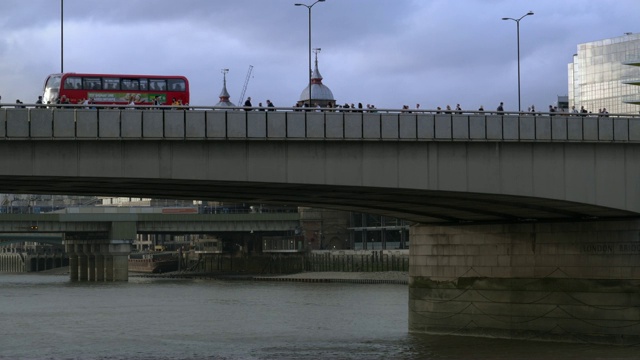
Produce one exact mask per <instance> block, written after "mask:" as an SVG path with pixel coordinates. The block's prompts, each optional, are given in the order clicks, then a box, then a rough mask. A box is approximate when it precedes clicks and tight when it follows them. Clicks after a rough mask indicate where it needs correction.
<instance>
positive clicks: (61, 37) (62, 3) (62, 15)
mask: <svg viewBox="0 0 640 360" xmlns="http://www.w3.org/2000/svg"><path fill="white" fill-rule="evenodd" d="M60 72H61V73H63V72H64V0H60Z"/></svg>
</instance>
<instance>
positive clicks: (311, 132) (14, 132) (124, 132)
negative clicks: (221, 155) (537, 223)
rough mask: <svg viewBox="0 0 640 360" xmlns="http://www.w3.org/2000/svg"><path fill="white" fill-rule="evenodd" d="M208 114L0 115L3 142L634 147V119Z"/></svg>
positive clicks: (37, 111)
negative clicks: (594, 144)
mask: <svg viewBox="0 0 640 360" xmlns="http://www.w3.org/2000/svg"><path fill="white" fill-rule="evenodd" d="M549 115H550V114H536V115H528V114H526V115H525V114H517V113H507V114H504V115H496V114H493V113H465V114H434V113H431V112H415V111H413V112H410V113H408V112H390V111H387V112H376V113H372V112H342V111H322V112H316V111H313V112H305V111H240V110H232V111H224V110H214V109H198V110H184V109H145V110H139V109H106V108H105V109H81V108H75V109H58V108H56V109H48V108H24V109H21V108H17V109H10V108H4V109H0V139H4V140H96V139H101V140H141V139H143V140H307V141H309V140H310V141H480V142H482V141H484V142H513V141H516V142H607V143H610V142H640V118H636V117H632V116H630V115H629V116H628V117H625V116H566V115H564V116H558V115H556V116H549Z"/></svg>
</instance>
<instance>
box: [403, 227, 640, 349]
mask: <svg viewBox="0 0 640 360" xmlns="http://www.w3.org/2000/svg"><path fill="white" fill-rule="evenodd" d="M639 229H640V221H607V222H604V221H603V222H589V223H587V222H584V223H579V222H574V223H549V224H512V225H470V226H415V227H412V228H411V248H410V269H409V288H410V298H409V328H410V331H412V332H424V333H432V334H447V335H468V336H486V337H497V338H510V339H531V340H549V341H568V342H589V343H604V344H625V345H627V344H637V343H638V342H639V341H640V312H639V311H638V310H639V307H638V304H640V267H638V257H639V256H640V240H639V239H640V237H639V235H640V231H639Z"/></svg>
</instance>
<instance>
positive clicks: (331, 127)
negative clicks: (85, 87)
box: [0, 108, 640, 344]
mask: <svg viewBox="0 0 640 360" xmlns="http://www.w3.org/2000/svg"><path fill="white" fill-rule="evenodd" d="M548 115H549V114H546V115H545V114H542V115H540V116H537V115H536V116H534V115H530V114H526V115H525V114H522V115H519V114H508V113H505V114H489V113H471V114H435V113H430V112H416V111H413V112H410V113H409V112H399V111H398V112H391V111H379V112H375V113H371V112H339V111H324V112H315V111H314V112H302V111H266V112H265V111H222V110H219V109H189V110H184V109H171V110H154V109H148V110H115V109H42V108H39V109H3V110H1V111H0V140H2V141H0V151H2V153H3V157H2V158H0V186H1V187H2V188H3V189H4V190H3V191H4V192H7V193H33V194H38V193H42V194H80V195H83V194H84V195H104V196H132V197H151V198H153V197H155V198H176V199H202V200H208V199H211V200H225V201H226V200H231V201H251V202H256V201H258V202H261V203H270V202H272V203H278V204H296V205H307V206H314V207H325V208H333V209H340V210H349V211H358V212H369V213H375V214H381V215H387V216H392V217H398V218H404V219H408V220H411V221H413V222H414V225H413V226H412V228H411V232H410V241H411V248H410V274H409V275H410V285H409V286H410V294H411V295H410V304H409V308H410V311H409V314H410V315H409V328H410V330H411V331H414V332H429V333H441V334H460V335H481V336H497V337H507V338H529V339H542V340H561V339H566V340H574V341H575V339H577V338H578V339H581V340H583V341H595V342H605V343H625V344H628V343H637V342H638V340H640V316H639V315H638V313H639V312H638V304H640V296H639V295H640V290H639V289H640V287H639V286H638V285H640V270H639V268H638V266H637V259H638V255H640V243H639V239H640V222H639V221H638V218H639V214H640V187H639V186H638V185H637V184H638V183H640V167H639V166H638V164H640V146H639V145H640V121H639V119H637V118H633V117H631V116H614V115H610V116H608V117H598V116H564V115H559V114H556V116H548ZM117 240H118V239H110V241H117Z"/></svg>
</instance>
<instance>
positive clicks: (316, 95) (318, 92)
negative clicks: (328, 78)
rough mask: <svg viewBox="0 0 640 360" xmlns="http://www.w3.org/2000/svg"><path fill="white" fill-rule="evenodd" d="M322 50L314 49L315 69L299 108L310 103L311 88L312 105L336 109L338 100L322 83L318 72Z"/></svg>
mask: <svg viewBox="0 0 640 360" xmlns="http://www.w3.org/2000/svg"><path fill="white" fill-rule="evenodd" d="M319 52H320V49H314V53H315V54H316V60H315V68H314V70H313V73H312V74H311V84H310V85H307V87H305V88H304V90H302V93H301V94H300V99H299V100H298V102H297V106H304V105H305V104H308V103H309V86H311V104H313V105H314V106H316V104H317V105H318V106H320V107H334V106H335V105H336V100H335V99H334V98H333V93H332V92H331V89H329V88H328V87H327V86H326V85H324V84H323V83H322V75H320V70H318V53H319Z"/></svg>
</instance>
